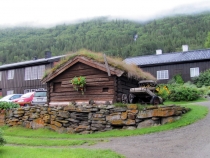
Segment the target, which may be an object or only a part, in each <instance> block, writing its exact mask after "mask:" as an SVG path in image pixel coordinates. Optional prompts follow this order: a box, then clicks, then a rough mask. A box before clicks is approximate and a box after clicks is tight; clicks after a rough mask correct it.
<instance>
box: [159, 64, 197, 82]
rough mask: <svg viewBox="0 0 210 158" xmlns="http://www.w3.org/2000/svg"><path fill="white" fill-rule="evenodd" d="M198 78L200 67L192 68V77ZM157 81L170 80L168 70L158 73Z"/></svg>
mask: <svg viewBox="0 0 210 158" xmlns="http://www.w3.org/2000/svg"><path fill="white" fill-rule="evenodd" d="M196 76H199V67H195V68H190V77H196ZM157 79H158V80H164V79H169V72H168V70H160V71H157Z"/></svg>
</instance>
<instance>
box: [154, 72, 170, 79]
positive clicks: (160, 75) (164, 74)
mask: <svg viewBox="0 0 210 158" xmlns="http://www.w3.org/2000/svg"><path fill="white" fill-rule="evenodd" d="M167 79H169V71H168V70H158V71H157V80H167Z"/></svg>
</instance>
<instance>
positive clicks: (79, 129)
mask: <svg viewBox="0 0 210 158" xmlns="http://www.w3.org/2000/svg"><path fill="white" fill-rule="evenodd" d="M86 130H90V126H84V125H79V126H78V127H77V128H76V129H75V130H74V131H75V132H77V133H78V132H82V131H86Z"/></svg>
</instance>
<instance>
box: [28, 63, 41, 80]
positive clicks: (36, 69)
mask: <svg viewBox="0 0 210 158" xmlns="http://www.w3.org/2000/svg"><path fill="white" fill-rule="evenodd" d="M44 71H45V65H40V66H32V67H26V68H25V80H36V79H42V77H43V75H44Z"/></svg>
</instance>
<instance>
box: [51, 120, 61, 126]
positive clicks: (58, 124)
mask: <svg viewBox="0 0 210 158" xmlns="http://www.w3.org/2000/svg"><path fill="white" fill-rule="evenodd" d="M53 124H54V125H55V126H57V127H62V124H61V123H59V122H57V121H54V122H53Z"/></svg>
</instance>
